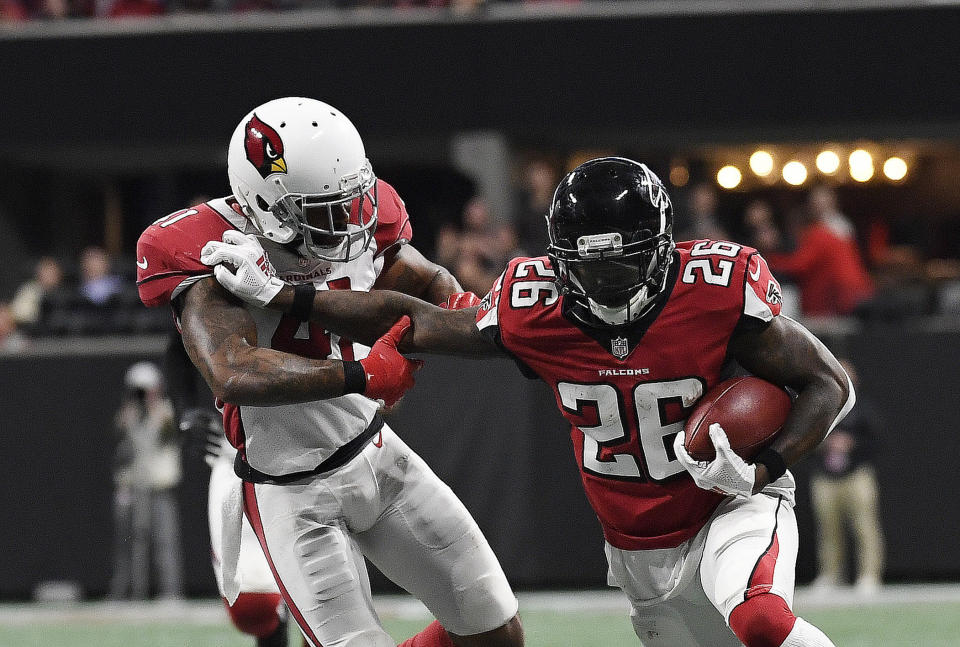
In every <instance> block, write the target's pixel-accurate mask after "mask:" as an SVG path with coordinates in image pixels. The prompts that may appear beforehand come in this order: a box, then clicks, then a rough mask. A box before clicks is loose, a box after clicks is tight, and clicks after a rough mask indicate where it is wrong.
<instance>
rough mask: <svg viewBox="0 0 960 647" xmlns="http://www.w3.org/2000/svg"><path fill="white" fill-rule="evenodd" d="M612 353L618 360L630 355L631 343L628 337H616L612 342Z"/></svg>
mask: <svg viewBox="0 0 960 647" xmlns="http://www.w3.org/2000/svg"><path fill="white" fill-rule="evenodd" d="M610 352H611V353H613V356H614V357H616V358H617V359H623V358H624V357H626V356H627V355H629V354H630V343H629V342H628V341H627V338H626V337H615V338H613V339H611V340H610Z"/></svg>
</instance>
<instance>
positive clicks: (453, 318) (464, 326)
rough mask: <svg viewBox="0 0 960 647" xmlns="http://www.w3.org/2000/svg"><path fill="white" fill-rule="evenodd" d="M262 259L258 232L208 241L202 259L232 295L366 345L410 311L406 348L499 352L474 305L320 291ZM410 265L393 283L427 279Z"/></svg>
mask: <svg viewBox="0 0 960 647" xmlns="http://www.w3.org/2000/svg"><path fill="white" fill-rule="evenodd" d="M417 256H419V253H418V254H417ZM421 258H422V257H421ZM263 259H264V254H263V248H262V247H261V246H260V243H259V242H258V241H257V240H256V238H255V237H253V236H232V237H230V238H229V239H228V237H227V235H224V241H223V242H221V241H210V242H208V243H207V244H206V245H205V246H204V248H203V252H202V254H201V256H200V260H201V261H203V262H204V263H206V264H207V265H210V266H211V267H213V268H214V276H215V277H216V280H217V281H218V282H219V283H220V284H221V285H222V286H223V288H225V289H226V290H228V291H229V292H230V293H231V294H233V296H235V297H237V298H240V299H242V300H244V301H246V302H247V303H250V304H253V305H256V306H259V307H265V308H269V309H271V310H277V311H280V312H285V313H287V314H290V315H292V316H295V317H297V318H298V319H300V320H302V321H306V320H309V321H313V322H315V323H318V324H320V325H322V326H324V327H325V328H327V329H328V330H330V331H332V332H335V333H337V334H338V335H343V336H345V337H348V338H349V339H353V340H354V341H358V342H360V343H363V344H371V343H373V340H376V339H377V338H378V337H380V335H383V334H384V333H385V332H386V331H387V329H389V328H390V326H392V325H393V324H394V322H396V321H397V320H398V319H399V318H400V317H403V316H404V315H406V316H409V317H410V319H411V320H412V321H413V326H412V329H411V330H410V332H409V333H408V334H407V336H406V337H405V338H404V342H403V344H402V345H401V347H400V348H401V350H402V351H404V352H413V351H425V352H435V353H448V354H455V355H465V356H469V357H483V356H494V355H498V354H499V351H498V349H497V348H496V346H495V345H494V343H493V342H492V341H490V340H489V339H487V338H486V337H485V336H484V335H482V334H481V333H480V331H479V330H478V329H477V327H476V325H475V323H474V315H475V314H476V310H475V309H473V308H468V309H463V310H449V309H443V308H438V307H437V306H434V305H431V304H429V303H426V302H425V301H421V300H420V299H416V298H414V297H411V296H408V295H405V294H401V293H399V292H394V291H391V290H373V291H371V292H360V291H351V290H322V291H317V290H316V289H314V287H313V286H312V285H309V284H306V285H298V286H292V285H289V284H283V283H282V282H280V281H278V279H276V277H274V276H273V272H272V269H271V268H270V267H269V264H268V263H266V262H264V260H263ZM410 265H411V264H410V263H405V264H404V265H403V266H401V267H400V268H398V270H397V274H396V275H395V276H393V278H392V279H390V284H391V285H394V286H396V287H402V288H406V289H411V290H413V288H412V287H411V286H412V285H413V284H414V283H422V281H423V279H424V277H426V276H427V274H429V270H430V267H428V266H426V265H424V264H422V263H421V264H419V265H418V266H417V267H416V268H412V267H409V266H410ZM430 265H432V264H430ZM404 267H406V272H404ZM435 267H439V266H435ZM404 273H406V276H403V275H404ZM413 274H417V275H419V276H420V279H415V278H413V276H412V275H413ZM437 276H438V280H442V281H443V289H444V290H447V289H456V288H459V284H458V283H456V280H455V279H453V278H452V277H450V280H448V279H446V278H445V275H443V274H441V275H437ZM451 280H452V282H451ZM381 287H383V286H382V285H381ZM421 288H422V289H421V290H420V291H421V292H423V293H425V294H433V293H434V292H435V291H437V290H439V288H437V287H436V283H435V282H434V285H432V286H430V285H427V286H421ZM446 296H449V295H446ZM444 298H445V297H444Z"/></svg>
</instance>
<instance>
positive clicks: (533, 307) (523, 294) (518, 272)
mask: <svg viewBox="0 0 960 647" xmlns="http://www.w3.org/2000/svg"><path fill="white" fill-rule="evenodd" d="M555 276H556V275H555V273H554V271H553V267H552V266H551V265H550V259H548V258H547V257H546V256H540V257H537V258H526V257H519V258H514V259H513V260H511V261H510V262H509V263H507V267H506V269H505V270H504V271H503V274H501V275H500V278H498V279H497V281H496V282H495V283H494V285H493V288H492V289H491V290H490V292H489V293H488V294H487V295H486V296H485V297H484V298H483V300H482V301H481V304H480V310H479V311H478V312H477V326H478V327H479V328H480V329H481V330H483V329H484V328H485V327H488V326H492V325H496V326H497V327H498V328H499V329H500V330H499V334H500V335H501V337H502V338H503V339H504V341H505V343H506V340H507V338H520V337H523V336H524V333H525V331H526V330H528V329H529V328H530V326H528V325H527V324H528V323H529V322H530V321H531V320H534V319H538V320H539V319H540V318H541V317H542V316H543V314H544V311H546V310H552V309H553V308H554V306H556V305H557V303H558V302H559V300H560V291H559V290H558V289H557V285H556V283H554V278H555Z"/></svg>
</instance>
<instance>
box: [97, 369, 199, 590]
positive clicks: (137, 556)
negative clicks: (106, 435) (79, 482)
mask: <svg viewBox="0 0 960 647" xmlns="http://www.w3.org/2000/svg"><path fill="white" fill-rule="evenodd" d="M124 387H125V395H124V400H123V403H122V405H121V406H120V409H119V411H117V415H116V418H115V424H116V429H117V432H118V433H119V435H120V442H119V445H118V446H117V453H116V459H115V466H114V486H115V490H114V518H115V523H116V526H115V544H114V569H113V578H112V580H111V582H110V597H111V598H112V599H117V600H119V599H124V598H127V597H131V598H133V599H138V600H140V599H146V598H147V597H149V595H150V591H151V583H152V582H153V581H154V579H153V578H152V577H151V569H150V562H151V554H152V557H153V563H154V566H155V571H153V574H154V575H155V577H156V583H157V587H156V588H157V592H158V593H159V595H160V597H162V598H167V599H175V598H179V597H181V596H182V594H183V572H182V571H183V569H182V556H181V552H180V513H179V510H178V508H177V502H176V496H175V490H176V487H177V485H178V484H179V483H180V449H179V447H178V445H177V427H176V425H175V423H174V418H173V406H172V405H171V404H170V400H168V399H167V397H166V395H165V393H164V389H163V383H162V379H161V375H160V369H159V368H157V366H156V365H155V364H153V363H151V362H138V363H136V364H133V365H132V366H130V368H129V369H128V370H127V373H126V376H125V377H124Z"/></svg>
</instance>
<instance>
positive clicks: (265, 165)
mask: <svg viewBox="0 0 960 647" xmlns="http://www.w3.org/2000/svg"><path fill="white" fill-rule="evenodd" d="M243 148H244V150H245V151H246V153H247V159H248V160H249V161H250V163H251V164H253V166H254V167H255V168H256V169H257V171H258V172H259V173H260V176H261V177H262V178H264V179H266V178H267V176H268V175H272V174H273V173H286V172H287V163H286V161H285V160H284V159H283V140H282V139H280V135H279V133H277V131H276V130H274V129H273V128H272V127H271V126H269V125H267V124H266V123H264V122H263V121H261V120H260V117H258V116H257V115H256V114H254V115H253V117H251V118H250V121H248V122H247V125H246V126H245V127H244V139H243Z"/></svg>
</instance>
